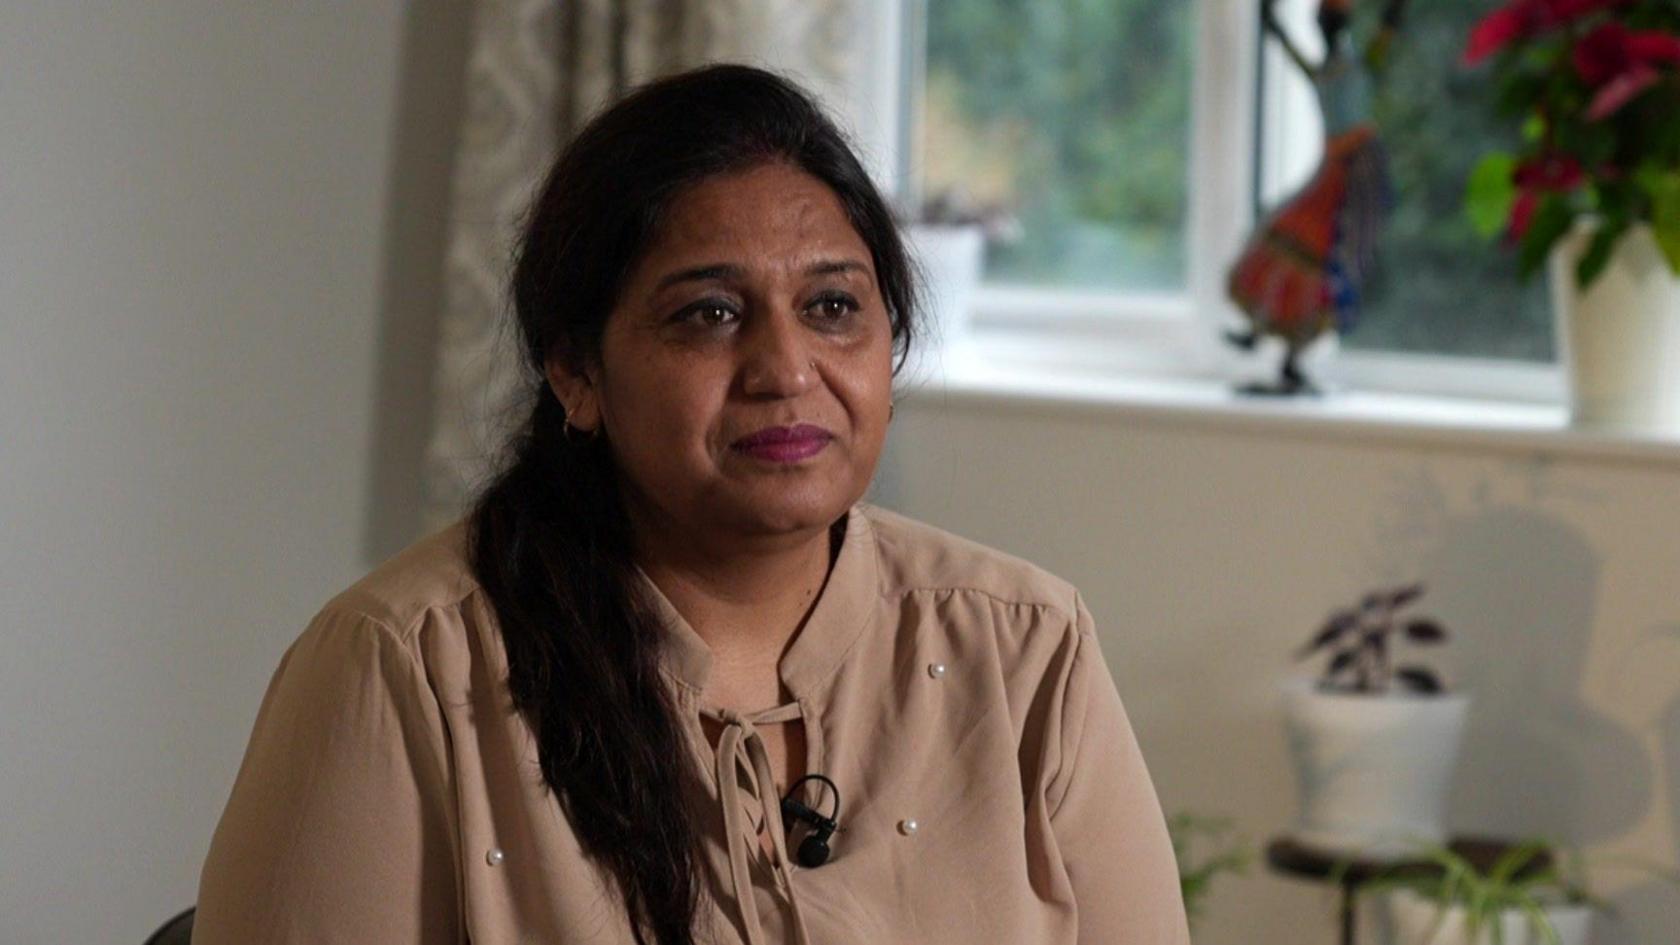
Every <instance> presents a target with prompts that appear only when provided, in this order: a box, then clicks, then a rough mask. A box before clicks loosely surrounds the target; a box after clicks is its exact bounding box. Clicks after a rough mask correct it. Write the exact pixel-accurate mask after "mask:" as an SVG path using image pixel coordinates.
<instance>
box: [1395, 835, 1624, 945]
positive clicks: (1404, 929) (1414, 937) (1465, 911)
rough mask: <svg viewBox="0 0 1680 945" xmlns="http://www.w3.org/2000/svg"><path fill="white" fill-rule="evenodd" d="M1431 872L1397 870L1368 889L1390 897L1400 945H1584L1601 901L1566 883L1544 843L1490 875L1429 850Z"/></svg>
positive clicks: (1515, 850) (1423, 855) (1528, 846)
mask: <svg viewBox="0 0 1680 945" xmlns="http://www.w3.org/2000/svg"><path fill="white" fill-rule="evenodd" d="M1419 859H1420V860H1422V861H1423V862H1426V863H1428V864H1429V865H1430V867H1431V869H1429V870H1405V871H1396V872H1395V873H1394V874H1392V875H1389V876H1382V877H1378V878H1377V879H1375V880H1373V881H1372V882H1371V883H1370V884H1369V885H1367V886H1366V887H1365V888H1366V891H1368V892H1387V893H1388V910H1389V917H1390V921H1391V923H1392V925H1393V928H1394V932H1395V941H1396V945H1586V943H1587V939H1588V934H1589V932H1590V930H1591V927H1592V916H1593V912H1594V911H1595V910H1597V909H1600V908H1603V904H1602V903H1601V902H1600V901H1599V900H1597V899H1595V898H1594V897H1593V896H1591V895H1590V894H1589V893H1588V892H1587V891H1586V889H1585V886H1584V885H1583V884H1582V883H1580V882H1577V881H1574V880H1569V879H1565V878H1564V876H1563V875H1562V873H1561V872H1560V871H1559V869H1558V867H1557V865H1556V863H1555V857H1554V856H1553V855H1552V854H1551V853H1550V852H1549V850H1548V847H1547V845H1546V844H1545V843H1543V842H1541V841H1538V840H1530V841H1526V842H1524V843H1520V844H1518V845H1516V846H1514V847H1512V848H1511V849H1510V850H1509V851H1507V852H1506V853H1505V854H1504V855H1503V856H1501V857H1500V858H1499V859H1498V860H1497V861H1495V863H1494V864H1493V866H1492V867H1491V868H1489V869H1487V870H1486V871H1482V870H1479V869H1477V868H1476V866H1475V864H1473V863H1471V862H1470V861H1469V860H1467V859H1465V858H1464V857H1462V856H1460V855H1459V854H1458V853H1456V852H1454V851H1452V850H1450V849H1447V848H1446V847H1442V846H1428V847H1424V848H1423V849H1422V850H1421V852H1420V853H1419Z"/></svg>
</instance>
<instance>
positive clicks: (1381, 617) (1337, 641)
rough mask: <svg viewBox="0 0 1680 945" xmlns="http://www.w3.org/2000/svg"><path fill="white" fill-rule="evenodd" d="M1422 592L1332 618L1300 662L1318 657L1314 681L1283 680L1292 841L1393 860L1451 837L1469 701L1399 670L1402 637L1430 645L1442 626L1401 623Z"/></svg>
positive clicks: (1436, 681)
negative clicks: (1294, 812)
mask: <svg viewBox="0 0 1680 945" xmlns="http://www.w3.org/2000/svg"><path fill="white" fill-rule="evenodd" d="M1422 595H1423V586H1422V585H1421V584H1413V585H1408V586H1405V587H1399V588H1393V589H1385V590H1378V591H1373V592H1371V593H1369V594H1367V595H1365V597H1364V598H1363V599H1362V600H1361V601H1360V602H1359V603H1358V604H1357V605H1355V606H1353V607H1348V608H1344V609H1341V610H1338V611H1336V612H1334V613H1332V614H1331V615H1330V617H1329V619H1328V620H1327V621H1326V622H1325V624H1324V626H1323V628H1322V629H1320V630H1319V632H1318V633H1317V634H1315V635H1314V637H1313V638H1312V639H1311V640H1310V641H1308V643H1307V644H1306V645H1305V646H1304V647H1302V649H1301V651H1300V653H1299V655H1298V658H1300V659H1305V658H1308V657H1311V656H1315V655H1319V654H1325V655H1327V657H1328V662H1327V663H1326V665H1325V669H1324V672H1323V674H1322V675H1321V676H1320V677H1319V678H1318V679H1317V680H1316V681H1314V680H1305V679H1302V680H1291V681H1289V682H1287V683H1286V684H1285V685H1284V721H1285V727H1286V730H1287V733H1288V740H1289V748H1290V753H1291V755H1292V757H1293V760H1294V763H1295V770H1296V783H1297V785H1298V786H1299V789H1300V812H1299V815H1298V817H1297V820H1296V823H1295V826H1294V828H1293V830H1292V831H1291V832H1292V835H1293V836H1294V838H1295V839H1296V840H1297V841H1299V842H1300V843H1302V844H1305V845H1307V846H1310V847H1314V848H1317V849H1320V850H1323V851H1327V852H1331V853H1341V854H1357V855H1360V856H1362V857H1367V858H1378V859H1382V858H1388V857H1393V856H1399V855H1401V854H1403V853H1405V852H1407V851H1408V850H1409V849H1411V848H1412V847H1414V846H1415V844H1416V843H1418V842H1420V841H1422V842H1429V843H1441V842H1443V841H1445V840H1446V836H1447V832H1446V828H1445V824H1444V821H1445V808H1446V799H1447V792H1448V790H1449V789H1450V788H1451V786H1452V774H1453V769H1454V767H1455V765H1456V763H1457V759H1458V750H1459V746H1460V744H1461V742H1462V741H1463V735H1464V725H1465V720H1466V717H1467V714H1468V712H1469V705H1470V700H1469V697H1468V696H1466V695H1463V694H1459V693H1449V692H1446V691H1445V690H1444V688H1443V686H1442V684H1441V681H1440V678H1439V677H1438V676H1437V675H1436V674H1435V673H1434V671H1432V670H1430V669H1428V668H1426V667H1423V666H1419V665H1396V663H1395V662H1394V654H1393V651H1394V650H1395V649H1396V647H1397V645H1398V643H1399V642H1400V641H1402V640H1404V641H1407V642H1410V643H1414V644H1419V645H1425V646H1428V645H1435V644H1439V643H1441V642H1443V641H1444V640H1445V639H1446V637H1447V633H1446V631H1445V630H1444V629H1443V628H1442V627H1441V625H1440V624H1439V623H1437V622H1436V621H1434V620H1430V619H1427V618H1402V617H1401V611H1403V610H1405V609H1407V608H1408V607H1410V606H1411V605H1412V604H1413V603H1415V602H1416V601H1417V599H1418V598H1419V597H1421V596H1422Z"/></svg>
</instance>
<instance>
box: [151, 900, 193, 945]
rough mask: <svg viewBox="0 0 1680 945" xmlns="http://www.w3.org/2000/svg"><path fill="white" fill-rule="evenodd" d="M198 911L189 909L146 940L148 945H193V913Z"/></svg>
mask: <svg viewBox="0 0 1680 945" xmlns="http://www.w3.org/2000/svg"><path fill="white" fill-rule="evenodd" d="M197 911H198V910H197V909H188V910H187V911H185V912H183V913H181V914H180V915H178V916H176V917H175V918H173V919H170V920H169V921H168V922H165V923H163V927H162V928H160V929H158V930H157V931H156V932H153V933H152V937H151V938H148V939H146V945H192V925H193V913H194V912H197Z"/></svg>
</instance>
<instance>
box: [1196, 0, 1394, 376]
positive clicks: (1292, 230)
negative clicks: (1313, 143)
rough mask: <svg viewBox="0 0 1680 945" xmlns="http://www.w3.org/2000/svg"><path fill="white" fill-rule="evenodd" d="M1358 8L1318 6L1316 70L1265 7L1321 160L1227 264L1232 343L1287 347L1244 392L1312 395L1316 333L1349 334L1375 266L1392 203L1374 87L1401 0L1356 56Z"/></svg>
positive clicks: (1272, 0) (1334, 3) (1272, 2)
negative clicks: (1239, 314)
mask: <svg viewBox="0 0 1680 945" xmlns="http://www.w3.org/2000/svg"><path fill="white" fill-rule="evenodd" d="M1352 3H1353V0H1320V3H1319V5H1318V27H1319V30H1320V31H1321V32H1322V33H1323V35H1324V48H1325V53H1324V57H1323V59H1322V60H1321V61H1320V62H1318V63H1314V62H1312V61H1311V60H1309V59H1308V58H1307V56H1306V54H1305V53H1303V52H1302V51H1301V49H1300V47H1299V46H1297V45H1296V44H1295V42H1294V41H1293V40H1292V39H1291V38H1290V35H1289V33H1288V31H1287V30H1285V29H1284V27H1283V25H1282V24H1281V23H1280V22H1279V21H1278V18H1277V15H1276V11H1275V6H1276V0H1261V7H1260V10H1261V24H1262V27H1263V28H1264V29H1265V31H1266V32H1267V34H1269V35H1271V36H1272V37H1274V38H1275V39H1276V40H1277V41H1278V43H1279V45H1281V46H1282V48H1283V51H1284V53H1285V55H1287V56H1288V58H1289V60H1290V62H1291V63H1293V64H1294V65H1295V67H1296V68H1298V69H1300V70H1301V71H1302V72H1303V73H1304V74H1305V75H1306V76H1307V78H1308V80H1310V81H1311V82H1312V87H1313V90H1314V92H1315V93H1317V98H1318V104H1319V108H1320V110H1321V111H1322V112H1323V115H1324V156H1323V158H1322V159H1321V160H1320V162H1319V165H1318V168H1317V169H1316V170H1315V171H1314V172H1313V175H1312V177H1311V178H1310V179H1309V180H1308V181H1307V182H1306V184H1304V185H1303V186H1302V187H1301V188H1300V189H1299V190H1297V191H1295V193H1293V194H1292V195H1290V196H1289V197H1288V198H1286V199H1285V200H1284V201H1283V202H1282V203H1281V204H1280V205H1279V206H1278V207H1277V208H1276V209H1275V210H1273V211H1272V212H1271V213H1270V214H1269V215H1267V216H1266V217H1265V219H1264V220H1262V221H1261V223H1260V225H1259V226H1258V227H1256V229H1255V230H1254V233H1253V234H1252V235H1251V236H1250V237H1249V239H1248V243H1247V245H1246V246H1244V248H1243V251H1242V255H1240V256H1239V257H1238V258H1237V261H1236V262H1235V263H1234V264H1233V265H1232V266H1231V269H1230V273H1229V275H1228V277H1227V280H1226V292H1227V294H1228V295H1229V296H1230V297H1231V300H1232V301H1233V302H1235V303H1236V305H1237V307H1238V308H1240V309H1241V310H1242V311H1243V314H1244V315H1245V316H1247V319H1248V322H1249V324H1248V326H1247V327H1246V328H1245V329H1244V330H1242V331H1233V332H1230V333H1228V334H1227V335H1226V338H1227V340H1229V341H1230V342H1231V343H1232V344H1235V345H1237V346H1238V347H1240V348H1243V349H1244V350H1253V349H1254V347H1255V346H1256V345H1257V344H1258V343H1259V340H1260V339H1261V337H1263V336H1272V337H1275V338H1278V339H1280V340H1282V341H1283V343H1284V351H1285V354H1284V359H1283V365H1282V368H1281V370H1280V372H1279V376H1278V378H1277V380H1275V381H1273V382H1268V383H1258V384H1250V385H1247V386H1245V387H1243V388H1242V390H1243V392H1244V393H1250V394H1272V395H1292V394H1305V393H1316V392H1317V388H1316V387H1315V386H1314V384H1313V383H1312V381H1311V380H1310V379H1308V378H1307V377H1306V375H1305V374H1303V373H1302V372H1301V366H1300V361H1299V359H1300V356H1301V352H1302V351H1303V350H1304V349H1305V348H1306V347H1307V346H1308V345H1309V344H1311V343H1312V342H1313V341H1314V340H1316V339H1317V338H1318V337H1319V336H1320V335H1322V334H1324V333H1325V332H1327V331H1331V330H1335V331H1341V332H1346V331H1348V330H1349V329H1350V328H1352V327H1353V324H1354V322H1355V321H1356V319H1357V318H1358V314H1359V305H1360V301H1361V292H1362V290H1363V288H1364V285H1365V282H1366V279H1367V277H1368V276H1369V274H1370V272H1371V270H1372V269H1373V268H1374V264H1375V261H1376V243H1377V236H1378V234H1379V232H1380V231H1381V229H1382V225H1383V222H1384V221H1385V219H1386V218H1387V216H1388V212H1389V211H1390V210H1391V209H1392V207H1393V204H1394V196H1393V188H1392V187H1391V186H1390V183H1389V178H1388V168H1387V161H1386V159H1385V156H1384V151H1383V146H1382V142H1381V140H1380V139H1379V138H1378V135H1377V129H1376V125H1375V124H1374V123H1373V122H1372V119H1371V87H1372V84H1373V79H1374V78H1375V77H1376V76H1379V75H1380V74H1381V72H1382V70H1383V68H1384V66H1385V64H1386V62H1387V54H1388V48H1389V45H1390V43H1391V42H1392V39H1393V36H1394V34H1395V33H1396V32H1397V31H1398V30H1399V27H1400V19H1401V14H1402V11H1403V9H1404V7H1405V0H1388V3H1387V6H1385V7H1384V8H1383V15H1382V26H1381V28H1380V29H1379V30H1378V32H1377V34H1376V36H1374V37H1373V38H1372V40H1371V41H1370V43H1369V44H1367V46H1366V48H1365V54H1364V55H1363V56H1360V55H1358V54H1356V52H1355V51H1354V47H1353V41H1352V39H1351V37H1350V33H1351V30H1350V22H1349V21H1350V19H1351V7H1352Z"/></svg>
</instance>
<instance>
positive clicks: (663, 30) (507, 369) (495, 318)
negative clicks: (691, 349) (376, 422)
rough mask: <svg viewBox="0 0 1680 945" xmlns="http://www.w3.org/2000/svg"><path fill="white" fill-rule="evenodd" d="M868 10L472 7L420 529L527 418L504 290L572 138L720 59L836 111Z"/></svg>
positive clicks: (485, 1) (457, 508)
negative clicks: (549, 174)
mask: <svg viewBox="0 0 1680 945" xmlns="http://www.w3.org/2000/svg"><path fill="white" fill-rule="evenodd" d="M869 2H872V0H479V3H478V5H477V9H476V11H475V15H474V24H473V37H472V49H471V52H470V53H469V58H468V64H467V77H466V82H467V95H466V108H465V110H464V115H463V118H462V121H463V123H464V127H463V128H462V134H461V137H460V140H461V144H460V152H459V153H458V155H457V160H456V170H455V179H454V182H453V192H452V195H451V202H450V203H451V220H450V235H449V245H448V250H447V254H446V260H445V266H446V269H447V271H446V273H445V285H446V290H445V291H446V297H445V299H444V305H443V324H442V327H441V331H440V332H439V345H440V350H439V351H438V353H437V373H436V376H435V378H434V383H435V389H436V398H435V403H436V407H435V415H434V416H433V417H432V434H431V438H430V441H429V444H428V447H427V450H426V468H425V471H424V476H425V485H426V489H425V494H426V507H425V509H424V510H423V512H422V519H423V521H422V526H423V528H424V530H426V531H430V530H432V529H435V528H438V527H441V526H442V525H445V524H447V523H448V522H450V521H451V520H453V519H454V518H456V517H457V516H459V515H460V514H461V513H462V512H463V511H464V510H465V507H466V504H467V503H468V501H469V500H470V499H471V497H472V495H473V493H474V492H475V491H476V489H477V488H478V487H479V486H480V485H481V484H482V483H483V482H484V480H485V479H486V477H487V476H488V475H489V474H490V473H491V472H492V471H493V470H494V468H495V464H496V461H497V459H498V457H497V456H496V455H495V452H496V450H497V448H498V447H499V446H500V444H501V443H502V442H503V441H504V440H505V438H506V437H507V435H508V434H509V433H510V432H511V429H512V426H513V425H514V424H517V423H518V421H519V420H520V419H522V418H521V417H520V416H519V415H518V414H519V407H520V404H519V403H518V401H517V399H516V396H515V395H516V394H517V393H518V391H519V389H520V387H521V385H522V384H523V383H524V380H523V378H524V375H523V374H522V373H521V368H520V365H519V359H520V354H519V346H518V338H517V332H516V331H515V330H514V326H513V324H512V322H511V313H509V312H508V311H507V303H506V279H507V274H508V269H509V262H510V255H511V251H512V244H513V239H514V236H515V228H516V225H517V221H518V218H519V215H520V214H521V213H522V212H523V211H524V209H525V206H526V203H527V202H528V201H529V200H530V198H531V196H532V193H533V191H534V189H535V187H536V186H537V184H538V183H539V182H540V180H541V177H542V174H543V172H544V171H545V170H546V169H547V167H548V164H549V162H550V161H552V160H553V158H554V156H555V154H556V152H557V150H558V148H559V147H560V145H561V144H562V143H563V142H564V141H566V140H568V139H569V138H570V137H571V136H572V135H573V134H574V133H576V131H577V130H578V128H579V127H581V125H582V124H583V122H585V121H587V120H588V119H589V116H590V115H591V114H593V113H594V112H595V111H596V110H597V109H599V108H600V107H601V106H602V105H603V104H605V103H607V102H609V101H611V100H613V99H614V98H616V97H617V96H619V95H621V94H623V92H624V91H625V90H626V89H628V88H630V87H632V86H634V85H636V84H638V83H640V82H643V81H646V80H648V79H651V78H654V77H657V76H659V75H663V74H666V73H670V72H676V71H680V70H682V69H686V68H690V67H692V66H697V65H701V64H704V63H707V62H714V61H737V62H752V63H755V64H759V65H766V66H769V67H771V68H776V69H780V70H782V71H784V72H786V73H788V74H790V75H792V76H793V77H794V78H795V79H796V80H798V81H800V82H802V83H803V84H804V85H805V86H806V87H807V88H808V89H810V90H811V91H812V92H814V93H816V94H817V95H818V96H819V97H820V98H822V99H824V100H825V101H829V102H841V101H845V100H846V99H847V98H848V95H847V90H848V89H849V88H854V87H855V84H856V83H858V82H859V81H860V80H861V77H860V76H858V75H857V74H856V69H857V65H856V64H857V63H858V62H859V61H861V58H862V57H858V56H855V55H853V53H854V52H856V50H857V46H858V43H859V40H858V37H859V36H860V34H861V32H862V31H861V26H862V20H861V18H860V14H859V10H860V9H861V8H862V6H863V5H864V4H865V3H869Z"/></svg>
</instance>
